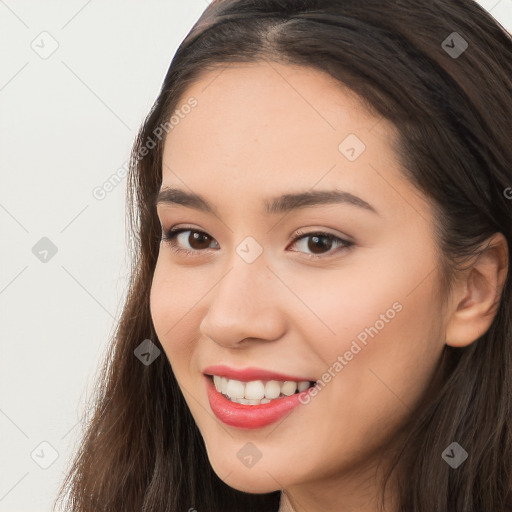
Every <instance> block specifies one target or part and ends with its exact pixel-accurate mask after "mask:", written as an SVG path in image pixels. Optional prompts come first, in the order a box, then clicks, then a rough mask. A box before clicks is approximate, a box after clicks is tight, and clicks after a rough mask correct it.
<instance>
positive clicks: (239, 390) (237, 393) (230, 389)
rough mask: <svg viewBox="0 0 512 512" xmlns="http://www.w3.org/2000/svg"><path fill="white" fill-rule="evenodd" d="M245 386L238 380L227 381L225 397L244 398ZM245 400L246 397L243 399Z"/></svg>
mask: <svg viewBox="0 0 512 512" xmlns="http://www.w3.org/2000/svg"><path fill="white" fill-rule="evenodd" d="M244 394H245V384H244V383H243V382H240V381H239V380H232V379H229V380H228V386H227V389H226V395H228V396H229V397H230V398H244ZM245 398H247V397H245Z"/></svg>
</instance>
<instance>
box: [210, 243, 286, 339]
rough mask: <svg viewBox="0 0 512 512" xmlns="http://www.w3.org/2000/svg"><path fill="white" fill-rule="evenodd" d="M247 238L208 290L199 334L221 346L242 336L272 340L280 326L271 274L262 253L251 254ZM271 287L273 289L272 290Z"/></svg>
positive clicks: (250, 244)
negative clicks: (225, 269)
mask: <svg viewBox="0 0 512 512" xmlns="http://www.w3.org/2000/svg"><path fill="white" fill-rule="evenodd" d="M255 249H256V247H255V245H254V242H253V241H251V240H245V241H242V243H240V244H239V245H238V246H237V247H236V248H235V251H234V252H233V255H232V257H231V258H230V259H229V262H228V269H227V271H226V272H224V273H223V277H221V279H220V281H219V282H218V283H217V285H216V286H214V287H213V289H212V290H211V292H210V293H211V295H210V301H209V305H208V309H207V312H206V314H205V316H204V318H203V320H202V322H201V327H200V330H201V332H202V334H203V335H204V336H206V337H208V338H211V339H213V340H214V341H215V342H217V343H219V344H222V345H225V346H231V347H233V346H236V344H237V343H239V342H240V341H242V340H244V339H246V338H255V339H261V340H264V339H267V340H271V339H276V338H278V337H280V336H281V334H282V332H283V329H284V318H283V310H282V309H281V308H280V307H279V304H278V303H277V301H276V298H275V297H276V293H275V290H274V288H275V285H276V284H277V283H276V282H274V281H275V277H274V276H273V275H272V272H271V271H270V270H269V269H268V268H267V262H266V259H265V258H264V256H263V253H260V254H259V255H257V256H255ZM273 290H274V291H273Z"/></svg>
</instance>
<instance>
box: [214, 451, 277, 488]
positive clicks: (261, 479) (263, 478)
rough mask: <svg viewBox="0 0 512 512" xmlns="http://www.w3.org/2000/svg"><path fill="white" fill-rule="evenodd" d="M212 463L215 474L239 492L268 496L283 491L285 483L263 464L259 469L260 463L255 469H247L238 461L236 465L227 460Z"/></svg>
mask: <svg viewBox="0 0 512 512" xmlns="http://www.w3.org/2000/svg"><path fill="white" fill-rule="evenodd" d="M217 462H218V463H216V461H212V460H211V459H210V464H211V466H212V468H213V470H214V472H215V474H216V475H217V476H218V477H219V478H220V479H221V480H222V481H223V482H224V483H225V484H226V485H229V486H230V487H232V488H233V489H236V490H237V491H242V492H246V493H249V494H267V493H270V492H275V491H279V490H281V485H284V482H283V481H282V479H281V478H280V476H279V474H277V473H276V477H275V478H273V475H274V473H272V471H269V470H268V468H267V467H264V466H263V464H262V465H261V466H260V467H259V468H258V463H256V464H255V465H254V466H253V467H245V466H244V465H243V464H242V463H241V462H240V461H239V460H238V459H236V464H232V463H229V464H228V463H227V461H226V460H222V461H217Z"/></svg>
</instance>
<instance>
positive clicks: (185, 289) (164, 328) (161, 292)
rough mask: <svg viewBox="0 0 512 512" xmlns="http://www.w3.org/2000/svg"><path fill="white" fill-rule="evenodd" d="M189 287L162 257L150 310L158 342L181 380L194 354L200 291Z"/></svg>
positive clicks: (158, 266) (158, 264)
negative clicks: (183, 367) (194, 306)
mask: <svg viewBox="0 0 512 512" xmlns="http://www.w3.org/2000/svg"><path fill="white" fill-rule="evenodd" d="M195 290H196V291H194V286H193V285H189V286H187V285H186V284H185V278H184V277H182V276H181V275H180V273H178V272H174V271H170V269H169V268H167V267H166V265H165V264H163V263H162V260H161V258H160V257H159V260H158V262H157V265H156V268H155V273H154V276H153V282H152V285H151V292H150V311H151V318H152V320H153V325H154V327H155V331H156V333H157V336H158V339H159V340H160V343H161V344H162V346H163V348H164V350H165V353H166V355H167V357H168V359H169V362H170V363H171V366H172V368H173V371H174V373H175V374H176V376H177V377H178V375H179V374H180V373H181V371H180V370H181V368H182V365H181V362H182V361H188V360H189V358H188V357H187V356H189V355H190V354H191V352H192V349H193V347H192V345H191V343H192V341H191V340H192V339H193V337H192V336H191V335H190V329H191V328H193V325H194V324H193V322H194V311H195V310H194V308H193V305H194V303H196V302H197V301H198V299H199V297H198V291H197V288H196V289H195Z"/></svg>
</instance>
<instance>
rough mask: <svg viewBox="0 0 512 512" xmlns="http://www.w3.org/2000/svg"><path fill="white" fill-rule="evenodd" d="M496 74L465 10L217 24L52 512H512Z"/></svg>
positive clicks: (464, 3)
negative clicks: (60, 511) (58, 505)
mask: <svg viewBox="0 0 512 512" xmlns="http://www.w3.org/2000/svg"><path fill="white" fill-rule="evenodd" d="M511 57H512V43H511V39H510V36H509V34H508V33H507V32H506V31H505V30H504V29H503V28H502V27H501V26H499V25H498V24H497V22H496V21H495V20H494V19H493V18H492V17H491V16H490V15H488V14H487V13H486V12H485V11H484V10H483V9H482V8H481V7H479V6H478V5H477V4H476V3H474V2H473V1H471V0H442V1H441V0H429V1H428V2H426V1H425V2H418V1H417V0H398V1H397V0H366V1H361V2H349V1H341V0H338V1H327V0H323V1H322V0H301V1H299V0H286V1H285V0H259V1H258V2H252V1H247V0H224V1H214V2H212V3H211V4H210V5H209V7H208V8H207V9H206V10H205V12H204V13H203V15H202V16H201V18H200V19H199V21H198V22H197V23H196V24H195V26H194V27H193V28H192V30H191V31H190V33H189V34H188V36H187V37H186V38H185V40H184V41H183V43H182V44H181V46H180V47H179V49H178V51H177V53H176V55H175V56H174V58H173V61H172V63H171V66H170V68H169V71H168V73H167V76H166V77H165V80H164V83H163V86H162V89H161V92H160V95H159V97H158V98H157V100H156V103H155V105H154V107H153V109H152V110H151V112H150V114H149V115H148V117H147V119H146V121H145V123H144V126H143V127H142V129H141V131H140V133H139V136H138V139H137V141H136V143H135V145H134V149H133V154H132V162H131V174H130V187H129V197H128V199H129V202H130V205H131V206H133V208H131V209H130V212H134V213H133V216H132V217H130V219H131V221H132V229H133V231H134V234H135V246H134V253H135V256H136V257H135V259H134V265H133V273H132V280H131V287H130V292H129V295H128V297H127V300H126V305H125V308H124V312H123V315H122V318H121V320H120V323H119V326H118V330H117V332H116V336H115V339H114V342H113V344H112V353H111V356H110V357H109V359H108V361H106V363H105V367H104V371H103V378H102V380H101V381H100V382H98V393H97V403H96V405H95V408H94V411H93V413H94V414H93V417H92V418H91V420H90V422H89V424H88V429H87V432H86V435H85V437H84V440H83V442H82V445H81V449H80V451H79V453H78V455H77V457H76V460H74V461H73V466H72V467H71V468H70V471H69V474H68V475H67V478H66V481H65V482H64V483H63V488H62V495H61V497H63V495H64V491H65V490H66V491H68V492H69V500H68V505H67V507H68V508H66V510H73V511H80V512H82V511H83V512H85V511H93V510H94V511H97V510H108V511H120V510H123V511H128V510H138V511H139V510H144V511H146V512H149V511H155V512H156V511H159V512H160V511H164V510H168V511H178V510H179V511H185V510H188V511H190V512H192V511H198V512H204V511H212V512H213V511H218V512H226V511H273V512H275V511H277V510H279V511H280V512H284V511H290V510H294V511H296V512H302V511H307V512H316V511H366V512H369V511H371V512H373V511H385V512H410V511H415V512H433V511H435V512H477V511H478V512H482V511H485V512H487V511H493V512H504V511H510V510H512V471H511V463H510V461H511V460H512V425H511V399H512V373H511V372H510V368H511V365H512V331H511V307H512V305H511V293H512V289H511V283H510V277H509V272H508V266H509V259H510V257H509V246H510V242H511V240H512V210H511V201H510V198H511V197H512V188H511V187H512V168H511V164H510V162H511V161H512V145H511V144H510V137H511V134H512V95H511V92H512V87H511V79H512V64H511V62H512V61H511Z"/></svg>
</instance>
